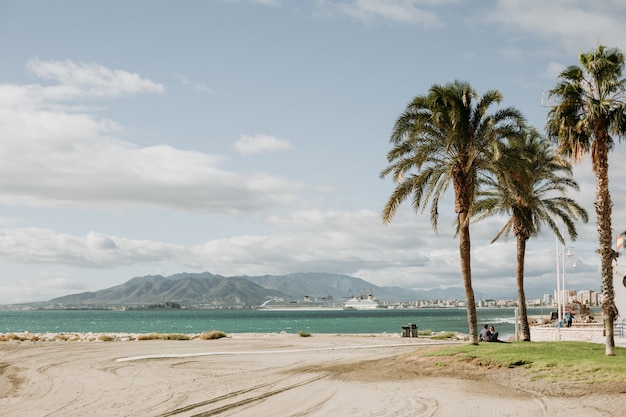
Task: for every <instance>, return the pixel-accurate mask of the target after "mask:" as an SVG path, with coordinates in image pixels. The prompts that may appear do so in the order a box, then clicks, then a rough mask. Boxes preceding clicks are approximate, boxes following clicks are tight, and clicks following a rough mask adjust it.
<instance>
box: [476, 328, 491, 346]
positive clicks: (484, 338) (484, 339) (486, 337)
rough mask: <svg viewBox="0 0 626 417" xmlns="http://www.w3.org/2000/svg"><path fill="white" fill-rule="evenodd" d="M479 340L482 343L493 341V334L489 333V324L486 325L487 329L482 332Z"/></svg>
mask: <svg viewBox="0 0 626 417" xmlns="http://www.w3.org/2000/svg"><path fill="white" fill-rule="evenodd" d="M478 340H479V341H481V342H489V341H490V340H491V332H490V331H489V326H488V325H487V324H485V327H484V328H483V329H482V330H481V331H480V335H479V336H478Z"/></svg>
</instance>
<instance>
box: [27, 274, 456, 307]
mask: <svg viewBox="0 0 626 417" xmlns="http://www.w3.org/2000/svg"><path fill="white" fill-rule="evenodd" d="M370 292H371V293H373V294H374V295H375V296H376V297H377V298H378V299H380V300H382V301H387V302H392V303H394V302H399V301H415V300H421V299H432V298H446V296H443V295H444V294H442V293H441V291H436V292H435V291H433V292H429V291H415V290H409V289H403V288H398V287H379V286H377V285H374V284H372V283H370V282H367V281H365V280H363V279H361V278H356V277H352V276H349V275H341V274H330V273H295V274H289V275H263V276H233V277H224V276H221V275H214V274H211V273H209V272H202V273H180V274H175V275H171V276H168V277H164V276H161V275H148V276H144V277H135V278H132V279H130V280H128V281H127V282H125V283H123V284H121V285H116V286H114V287H111V288H107V289H103V290H100V291H94V292H84V293H79V294H72V295H66V296H63V297H58V298H54V299H52V300H49V301H48V302H46V303H37V304H48V305H50V304H52V305H63V306H72V307H81V306H84V307H87V306H89V307H93V306H131V307H132V306H148V305H163V304H165V303H177V304H180V305H182V306H195V307H200V308H211V307H242V306H248V307H253V306H258V305H260V304H262V303H263V302H265V301H267V300H269V299H272V298H282V299H284V300H301V299H303V298H304V296H309V297H310V298H312V299H316V298H322V297H324V298H332V299H333V300H335V301H342V300H343V299H344V298H347V297H350V296H352V295H359V294H363V293H365V294H369V293H370ZM447 292H448V294H449V295H450V296H454V297H456V298H462V297H463V295H462V294H463V292H462V289H460V288H456V289H452V291H450V290H447ZM459 294H460V297H459V296H458V295H459Z"/></svg>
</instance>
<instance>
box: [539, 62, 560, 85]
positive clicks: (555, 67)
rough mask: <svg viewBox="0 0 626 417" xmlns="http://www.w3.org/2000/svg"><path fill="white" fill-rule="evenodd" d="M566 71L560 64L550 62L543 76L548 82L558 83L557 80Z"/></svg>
mask: <svg viewBox="0 0 626 417" xmlns="http://www.w3.org/2000/svg"><path fill="white" fill-rule="evenodd" d="M564 69H565V65H563V64H559V63H558V62H550V63H548V65H547V66H546V68H545V70H544V71H543V73H542V74H541V75H542V77H543V78H546V79H548V80H552V81H555V82H556V79H557V78H558V77H559V74H560V73H561V71H563V70H564Z"/></svg>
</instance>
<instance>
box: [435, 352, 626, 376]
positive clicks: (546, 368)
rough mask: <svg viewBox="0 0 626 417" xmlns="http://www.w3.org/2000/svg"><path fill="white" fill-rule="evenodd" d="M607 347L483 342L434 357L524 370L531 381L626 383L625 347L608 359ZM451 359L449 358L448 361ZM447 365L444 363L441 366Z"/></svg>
mask: <svg viewBox="0 0 626 417" xmlns="http://www.w3.org/2000/svg"><path fill="white" fill-rule="evenodd" d="M604 352H605V346H604V345H601V344H596V343H586V342H530V343H529V342H513V343H481V344H480V345H478V346H476V345H463V346H453V347H446V348H441V349H436V350H434V351H431V352H429V353H428V354H427V356H431V357H453V356H454V357H455V358H456V360H459V361H464V362H471V363H473V364H475V365H477V366H480V367H485V368H515V367H524V368H526V369H527V370H529V371H530V372H531V374H532V378H535V379H537V378H541V379H544V380H546V381H550V382H558V381H568V382H572V383H583V384H584V383H589V384H593V383H606V382H624V381H626V348H621V347H617V348H616V353H617V355H616V356H606V355H605V353H604ZM448 359H449V358H448ZM445 364H446V362H442V366H446V365H445Z"/></svg>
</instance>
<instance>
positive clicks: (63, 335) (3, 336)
mask: <svg viewBox="0 0 626 417" xmlns="http://www.w3.org/2000/svg"><path fill="white" fill-rule="evenodd" d="M213 332H215V333H221V334H222V335H221V336H214V337H206V336H207V335H210V334H211V333H213ZM438 333H441V334H444V333H445V334H448V333H452V334H455V335H456V338H457V339H458V340H468V336H467V335H466V334H463V333H456V332H434V333H433V335H437V334H438ZM278 336H294V337H298V338H303V339H306V338H312V337H313V338H314V337H327V336H328V337H331V336H337V337H339V336H342V337H344V336H345V337H349V336H354V337H388V338H399V339H407V340H418V339H421V340H427V339H430V338H432V336H424V335H420V336H419V337H402V333H401V332H398V333H388V332H383V333H307V335H306V336H301V335H300V334H299V333H297V332H296V333H289V332H285V331H282V332H278V333H272V332H265V333H228V334H226V333H222V332H218V331H209V332H202V333H156V332H150V333H126V332H42V333H31V332H10V333H0V343H3V342H11V341H16V342H43V343H49V342H135V341H148V340H178V341H186V340H207V339H221V338H230V339H246V338H259V337H261V338H271V337H278Z"/></svg>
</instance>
